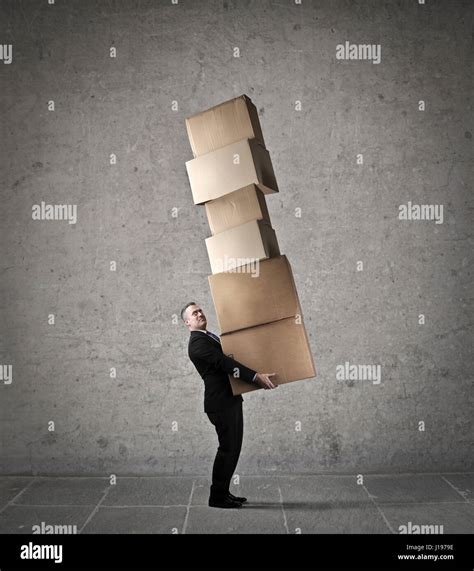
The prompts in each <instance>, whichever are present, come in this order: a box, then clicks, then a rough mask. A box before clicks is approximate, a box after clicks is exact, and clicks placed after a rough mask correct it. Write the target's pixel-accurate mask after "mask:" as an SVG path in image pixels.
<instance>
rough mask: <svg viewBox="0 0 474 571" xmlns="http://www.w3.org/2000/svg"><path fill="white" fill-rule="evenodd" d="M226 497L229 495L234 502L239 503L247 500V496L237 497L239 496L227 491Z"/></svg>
mask: <svg viewBox="0 0 474 571" xmlns="http://www.w3.org/2000/svg"><path fill="white" fill-rule="evenodd" d="M228 497H229V498H230V499H231V500H233V501H234V502H239V503H241V504H243V503H244V502H246V501H247V498H239V497H237V496H234V494H231V493H230V492H229V494H228Z"/></svg>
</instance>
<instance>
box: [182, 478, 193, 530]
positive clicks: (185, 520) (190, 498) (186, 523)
mask: <svg viewBox="0 0 474 571" xmlns="http://www.w3.org/2000/svg"><path fill="white" fill-rule="evenodd" d="M195 484H196V482H195V480H193V485H192V488H191V493H190V494H189V501H188V505H187V506H186V515H185V516H184V523H183V534H185V533H186V527H187V526H188V517H189V510H190V509H191V502H192V501H193V494H194V486H195Z"/></svg>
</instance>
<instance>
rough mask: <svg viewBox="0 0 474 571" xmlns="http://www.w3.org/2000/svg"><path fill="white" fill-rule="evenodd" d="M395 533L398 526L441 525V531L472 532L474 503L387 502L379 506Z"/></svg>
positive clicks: (473, 530) (473, 529)
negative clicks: (409, 524)
mask: <svg viewBox="0 0 474 571" xmlns="http://www.w3.org/2000/svg"><path fill="white" fill-rule="evenodd" d="M381 509H382V511H383V513H384V514H385V517H386V518H387V519H388V521H389V522H390V524H391V526H392V527H393V529H394V531H395V533H400V528H399V526H401V525H405V526H408V522H411V524H412V525H430V526H434V525H443V533H445V534H446V533H474V505H472V504H469V503H467V502H462V503H456V504H454V503H453V504H449V503H446V502H445V503H439V504H413V503H408V504H397V505H395V504H387V505H383V506H381Z"/></svg>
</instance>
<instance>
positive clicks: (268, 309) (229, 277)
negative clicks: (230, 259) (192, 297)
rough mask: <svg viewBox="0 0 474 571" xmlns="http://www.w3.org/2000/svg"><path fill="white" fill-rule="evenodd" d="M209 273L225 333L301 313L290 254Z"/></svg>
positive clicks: (221, 328) (220, 325)
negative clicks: (226, 270)
mask: <svg viewBox="0 0 474 571" xmlns="http://www.w3.org/2000/svg"><path fill="white" fill-rule="evenodd" d="M238 270H239V271H238V272H233V271H230V272H223V273H218V274H215V275H212V276H208V280H209V285H210V288H211V294H212V299H213V301H214V307H215V310H216V314H217V321H218V322H219V329H220V332H221V335H222V334H224V333H231V332H233V331H238V330H239V329H245V328H247V327H255V326H256V325H263V324H264V323H270V322H271V321H277V320H278V319H285V318H287V317H293V316H294V315H296V314H297V313H298V310H299V300H298V293H297V290H296V286H295V282H294V278H293V273H292V271H291V266H290V263H289V262H288V259H287V257H286V256H277V257H275V258H268V259H266V260H260V261H257V262H256V263H255V264H248V265H246V266H241V267H239V268H238Z"/></svg>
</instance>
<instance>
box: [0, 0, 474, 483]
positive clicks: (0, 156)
mask: <svg viewBox="0 0 474 571" xmlns="http://www.w3.org/2000/svg"><path fill="white" fill-rule="evenodd" d="M472 16H473V10H472V3H471V2H470V1H466V2H463V1H459V0H456V1H449V2H448V1H444V2H443V1H434V0H426V4H425V5H419V4H418V2H417V1H416V0H401V1H397V2H395V1H393V2H389V1H379V0H377V1H376V0H368V1H362V0H360V1H357V2H354V1H349V0H347V1H345V0H324V1H323V0H320V1H317V2H316V1H310V0H303V1H302V4H301V5H296V4H295V3H294V2H293V1H291V0H280V1H278V2H277V1H270V0H258V1H256V0H247V1H244V0H239V1H237V0H234V1H232V0H226V1H218V0H205V1H204V0H201V1H199V2H197V1H191V0H179V3H178V4H177V5H172V3H171V1H165V0H153V1H151V0H149V1H146V0H140V1H139V0H135V1H127V2H126V1H124V0H123V1H108V2H105V1H104V2H99V1H92V0H80V1H79V0H56V3H55V4H54V5H48V3H47V1H46V0H42V1H39V0H38V1H33V0H28V1H26V0H23V1H21V2H20V1H13V0H2V1H1V17H0V22H1V34H0V43H2V44H11V45H12V46H13V59H12V62H11V63H10V64H2V62H0V102H1V115H2V119H1V137H0V161H1V205H0V231H1V276H2V279H1V323H2V325H1V328H0V336H1V344H0V362H1V363H2V364H3V365H5V366H8V365H12V372H13V380H12V382H11V383H10V384H7V383H8V379H4V381H3V382H1V383H0V398H1V432H2V440H1V447H2V450H1V452H2V454H1V456H2V458H3V462H2V466H1V472H2V473H3V474H13V473H25V474H31V473H32V474H109V473H116V474H174V473H176V474H178V473H179V474H186V473H189V474H203V475H204V474H206V475H207V474H209V473H210V467H211V462H212V459H213V456H214V453H215V447H216V435H215V432H214V428H213V427H212V425H211V424H210V423H209V421H208V419H207V417H206V416H205V414H204V412H203V382H202V380H201V378H200V377H199V375H198V373H197V371H196V370H195V369H194V367H193V365H192V363H191V362H190V361H189V359H188V357H187V343H188V333H187V330H186V329H185V327H184V326H183V325H182V323H180V322H179V321H176V320H174V316H176V315H177V314H178V313H179V309H180V308H181V306H182V304H183V303H184V302H186V301H189V300H196V301H197V302H198V303H200V304H201V305H202V307H203V308H204V309H205V311H206V312H207V315H208V318H209V329H210V330H211V331H216V332H218V329H217V322H216V319H215V315H214V312H213V305H212V301H211V297H210V292H209V287H208V283H207V275H208V274H209V273H210V266H209V262H208V258H207V253H206V249H205V244H204V239H205V238H206V237H207V236H209V230H208V225H207V220H206V217H205V212H204V210H203V208H202V207H197V206H194V205H193V202H192V198H191V190H190V188H189V183H188V180H187V175H186V171H185V161H186V160H189V159H191V158H192V154H191V149H190V146H189V143H188V140H187V135H186V130H185V124H184V118H185V117H186V116H188V115H190V114H192V113H195V112H197V111H200V110H202V109H205V108H208V107H210V106H212V105H214V104H217V103H219V102H222V101H225V100H227V99H230V98H232V97H234V96H237V95H240V94H242V93H246V94H248V95H249V96H250V97H251V98H252V100H253V101H254V103H255V104H256V106H257V108H258V110H259V114H260V117H261V124H262V128H263V132H264V136H265V140H266V144H267V148H268V149H269V151H270V154H271V157H272V159H273V164H274V168H275V173H276V176H277V180H278V182H279V185H280V194H279V195H272V196H269V197H268V200H267V202H268V208H269V211H270V216H271V218H272V222H273V227H274V228H275V230H276V233H277V236H278V239H279V243H280V247H281V251H282V253H284V254H286V255H287V256H288V258H289V260H290V263H291V265H292V267H293V271H294V274H295V280H296V283H297V286H298V292H299V295H300V299H301V304H302V308H303V312H304V317H305V322H306V326H307V331H308V334H309V336H310V342H311V347H312V351H313V354H314V358H315V361H316V364H317V367H318V377H317V378H316V379H313V380H308V381H302V382H298V383H294V384H291V385H287V386H285V387H280V389H278V390H277V391H258V392H254V393H252V394H250V395H247V396H245V397H244V400H245V403H244V415H245V435H244V444H243V449H242V455H241V459H240V461H239V465H238V469H237V472H238V473H240V474H263V473H300V472H301V473H368V472H373V473H374V472H400V471H401V472H410V471H422V472H429V471H435V470H464V469H469V468H471V469H472V448H471V445H472V425H471V416H472V400H471V398H472V378H473V377H472V370H473V355H472V313H471V311H472V304H471V298H472V276H471V267H472V266H471V263H472V229H471V227H470V226H469V215H470V214H472V207H473V201H472V189H471V185H472V170H471V171H470V172H469V170H470V166H469V161H471V166H472V99H471V95H472V92H471V91H470V89H472V83H471V80H472V76H470V77H469V76H468V73H469V69H471V67H470V65H471V58H472V36H471V29H472V20H473V18H472ZM346 41H349V42H351V43H355V44H380V45H381V61H380V63H379V64H374V63H372V61H367V60H350V61H347V60H338V59H337V58H336V46H337V45H338V44H344V42H346ZM111 47H115V48H116V50H117V57H116V58H111V57H110V56H109V54H110V52H109V50H110V48H111ZM234 47H239V48H240V58H236V57H234V56H233V49H234ZM4 55H7V52H4ZM4 59H6V57H5V58H4ZM420 100H423V101H425V105H426V108H425V111H420V110H419V101H420ZM49 101H54V104H55V109H54V111H50V110H48V102H49ZM172 101H177V102H178V106H179V107H178V110H177V111H174V110H172ZM296 101H301V105H302V109H301V110H300V111H297V110H295V102H296ZM112 153H114V154H116V156H117V164H115V165H111V164H110V160H109V157H110V155H111V154H112ZM359 154H362V155H363V164H357V155H359ZM41 201H44V202H45V203H49V204H71V205H77V222H76V224H69V223H68V222H67V221H64V220H55V221H47V220H33V219H32V206H33V205H35V204H40V203H41ZM408 201H411V202H412V203H414V204H432V205H443V207H444V210H443V212H444V216H443V223H440V224H437V223H436V222H435V221H434V220H431V221H428V220H411V221H409V220H408V221H407V220H400V219H399V206H400V205H402V204H407V203H408ZM173 208H178V209H179V210H178V212H179V215H178V217H177V218H173V216H172V209H173ZM296 208H301V217H297V216H295V209H296ZM111 261H116V263H117V270H116V271H115V272H113V271H110V263H111ZM358 262H363V270H362V271H359V270H360V269H361V268H360V266H358ZM469 292H471V293H469ZM51 314H53V315H54V316H55V323H54V324H51V323H48V316H50V315H51ZM421 314H423V315H424V316H425V323H424V324H420V323H419V321H420V318H419V316H420V315H421ZM346 361H348V362H349V363H351V364H374V365H377V364H378V365H380V366H381V382H380V384H374V383H373V382H371V381H363V380H362V381H354V380H345V381H344V380H337V378H336V371H337V367H338V366H339V365H343V364H344V363H345V362H346ZM111 367H116V369H117V378H111V377H110V374H109V371H110V368H111ZM5 370H6V371H8V369H5ZM5 380H6V381H7V383H5ZM50 421H53V422H54V423H55V425H54V431H52V430H50V428H51V426H52V425H50V424H48V423H50ZM298 421H299V422H300V423H301V430H300V431H299V430H297V428H298V426H299V425H298V424H297V422H298ZM173 422H177V423H178V424H177V427H178V430H177V431H173ZM421 422H424V430H420V428H421V429H422V428H423V425H422V424H420V423H421Z"/></svg>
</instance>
